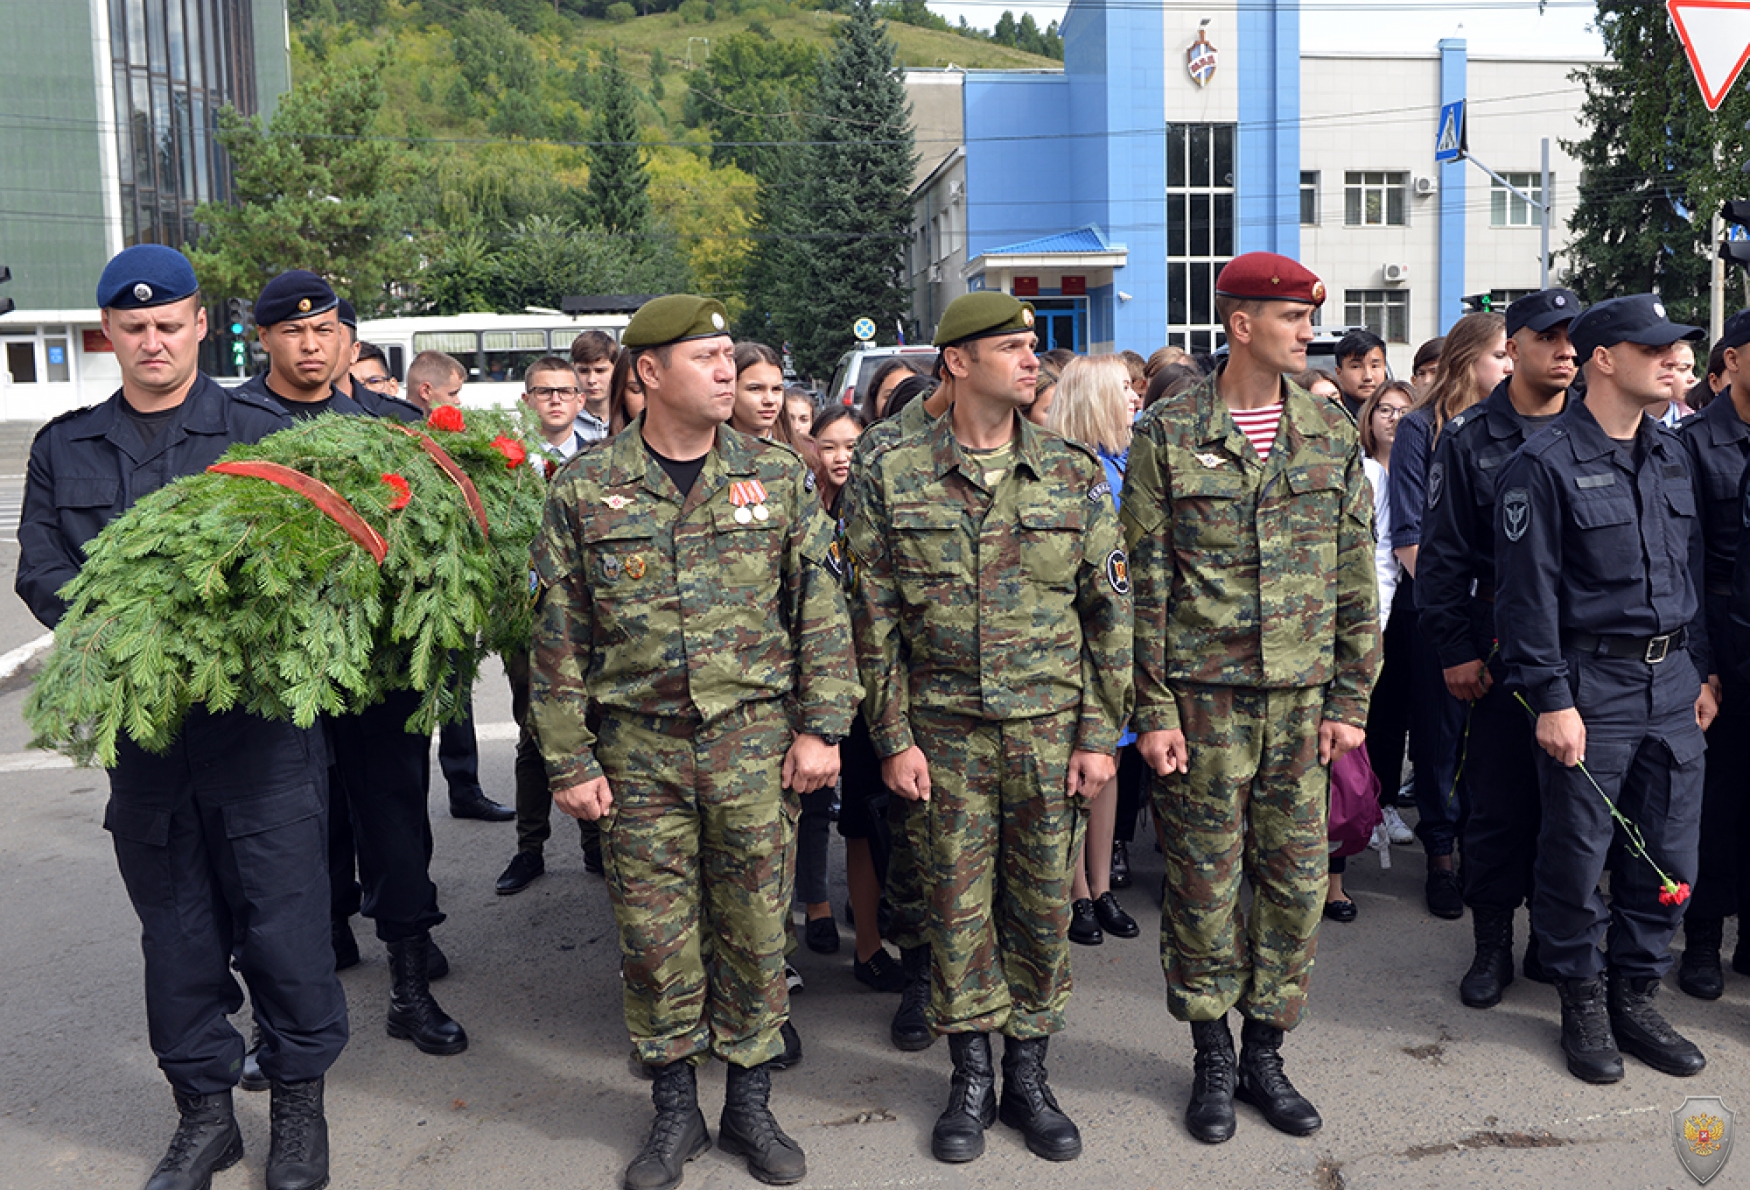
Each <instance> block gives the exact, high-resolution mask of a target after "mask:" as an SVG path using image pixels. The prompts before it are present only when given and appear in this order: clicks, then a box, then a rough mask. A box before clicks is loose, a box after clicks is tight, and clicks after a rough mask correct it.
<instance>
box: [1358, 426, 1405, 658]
mask: <svg viewBox="0 0 1750 1190" xmlns="http://www.w3.org/2000/svg"><path fill="white" fill-rule="evenodd" d="M1361 470H1362V472H1363V473H1365V474H1366V476H1367V482H1368V483H1370V484H1372V485H1373V531H1374V532H1375V533H1376V534H1377V535H1378V537H1379V540H1378V541H1377V542H1376V543H1375V544H1374V547H1373V572H1374V575H1375V577H1376V578H1377V579H1378V580H1379V628H1380V631H1381V632H1383V631H1385V622H1386V620H1387V619H1388V618H1389V617H1390V616H1391V600H1392V595H1393V594H1394V593H1395V592H1396V591H1397V589H1398V560H1397V559H1396V558H1394V557H1393V556H1392V552H1391V485H1390V484H1388V483H1387V482H1386V479H1385V468H1384V467H1382V466H1380V465H1379V464H1378V463H1376V462H1374V461H1373V460H1372V459H1371V458H1369V457H1368V456H1366V455H1363V456H1362V457H1361Z"/></svg>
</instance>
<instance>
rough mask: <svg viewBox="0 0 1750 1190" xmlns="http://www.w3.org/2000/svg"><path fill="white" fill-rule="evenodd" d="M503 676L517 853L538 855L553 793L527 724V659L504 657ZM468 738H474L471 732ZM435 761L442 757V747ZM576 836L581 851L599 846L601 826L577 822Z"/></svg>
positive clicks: (549, 831) (548, 830) (549, 830)
mask: <svg viewBox="0 0 1750 1190" xmlns="http://www.w3.org/2000/svg"><path fill="white" fill-rule="evenodd" d="M504 673H505V677H506V678H508V679H509V681H510V717H511V718H512V719H514V720H516V725H517V740H516V849H517V850H518V851H532V852H534V853H535V854H536V855H540V854H541V853H542V852H543V851H544V850H546V846H547V840H548V839H550V838H551V837H552V836H553V823H552V818H553V790H552V788H551V786H549V785H548V783H547V762H546V760H545V759H544V758H543V757H542V756H541V745H540V741H538V740H536V739H535V729H534V725H533V724H532V723H531V722H530V721H529V655H528V654H527V653H526V652H519V653H506V654H505V655H504ZM469 738H470V739H471V738H473V733H472V730H470V732H469ZM438 757H439V759H440V760H441V759H442V757H443V748H442V745H441V744H440V746H439V748H438ZM577 833H578V839H579V842H580V843H581V844H582V846H583V847H585V848H588V847H590V846H591V845H595V846H600V844H601V837H602V832H601V824H600V823H596V822H590V821H589V820H588V819H584V818H579V819H577Z"/></svg>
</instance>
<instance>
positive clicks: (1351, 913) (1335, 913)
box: [1325, 901, 1361, 923]
mask: <svg viewBox="0 0 1750 1190" xmlns="http://www.w3.org/2000/svg"><path fill="white" fill-rule="evenodd" d="M1360 915H1361V910H1359V909H1357V908H1356V907H1355V902H1354V901H1326V902H1325V917H1326V918H1328V919H1329V920H1331V921H1340V922H1345V923H1347V922H1351V921H1354V920H1355V919H1356V918H1357V917H1359V916H1360Z"/></svg>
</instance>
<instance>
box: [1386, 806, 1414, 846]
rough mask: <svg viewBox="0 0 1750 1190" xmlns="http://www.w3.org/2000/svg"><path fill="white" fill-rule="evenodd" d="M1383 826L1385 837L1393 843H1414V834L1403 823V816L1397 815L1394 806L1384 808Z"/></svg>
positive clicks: (1406, 824) (1407, 825)
mask: <svg viewBox="0 0 1750 1190" xmlns="http://www.w3.org/2000/svg"><path fill="white" fill-rule="evenodd" d="M1384 826H1385V833H1386V837H1387V838H1389V839H1390V840H1391V841H1392V842H1394V843H1414V842H1415V841H1416V832H1415V831H1413V830H1411V829H1410V827H1409V824H1408V823H1406V822H1405V821H1404V816H1403V815H1402V814H1399V813H1398V808H1397V807H1396V806H1386V807H1385V823H1384Z"/></svg>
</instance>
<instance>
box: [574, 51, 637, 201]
mask: <svg viewBox="0 0 1750 1190" xmlns="http://www.w3.org/2000/svg"><path fill="white" fill-rule="evenodd" d="M595 91H596V95H597V97H598V99H599V100H600V104H599V106H598V107H597V108H596V111H595V118H594V119H593V120H592V121H591V123H590V141H591V144H590V146H589V210H590V216H591V218H592V219H593V221H594V222H595V223H596V224H597V225H598V226H600V227H602V228H603V229H605V230H607V231H611V232H614V233H616V234H619V235H643V234H644V232H645V231H646V230H648V228H649V226H650V174H649V172H648V171H646V170H645V168H644V155H643V152H644V151H643V146H641V145H640V144H639V141H638V119H637V97H636V95H634V93H633V91H632V88H631V84H630V83H629V82H628V81H627V79H626V73H625V71H624V70H622V69H621V68H620V55H619V51H618V50H616V49H615V48H614V47H613V46H609V47H608V48H607V49H605V50H603V51H602V64H601V69H600V72H599V75H598V77H597V80H596V86H595Z"/></svg>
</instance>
